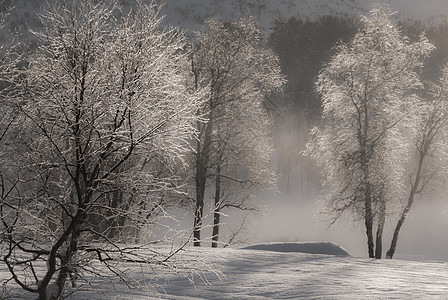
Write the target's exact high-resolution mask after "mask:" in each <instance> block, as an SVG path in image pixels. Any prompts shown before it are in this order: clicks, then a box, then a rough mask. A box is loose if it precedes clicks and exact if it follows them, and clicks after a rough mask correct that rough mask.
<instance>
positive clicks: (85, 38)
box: [0, 0, 202, 299]
mask: <svg viewBox="0 0 448 300" xmlns="http://www.w3.org/2000/svg"><path fill="white" fill-rule="evenodd" d="M158 12H159V7H158V6H157V5H155V4H154V3H151V4H149V5H145V4H143V3H142V2H141V1H138V2H137V7H136V8H135V9H133V10H131V11H129V12H124V11H121V10H120V8H119V7H117V6H115V5H113V4H112V1H100V2H98V1H93V0H88V1H73V2H66V3H65V4H55V5H50V6H49V8H48V9H47V10H46V11H44V12H43V13H42V14H41V16H40V17H41V21H42V23H43V24H44V30H43V32H42V33H35V34H36V36H37V37H38V38H39V44H38V47H37V49H36V51H35V52H33V53H32V54H30V56H28V57H24V58H23V60H22V61H19V62H18V63H17V69H16V70H15V74H16V76H15V77H14V86H13V88H11V89H10V91H9V94H8V97H10V98H11V99H13V101H14V103H15V105H16V107H17V109H19V112H20V120H17V121H16V122H13V123H12V125H13V126H14V128H13V132H14V136H9V139H10V141H9V143H8V144H7V145H6V147H3V148H2V149H1V158H2V169H5V170H8V180H9V182H11V183H13V185H14V189H10V192H9V193H7V194H5V193H4V190H3V195H2V202H1V206H0V221H1V224H2V227H1V231H0V232H1V236H0V237H1V239H0V241H1V245H2V254H3V262H4V263H5V264H6V266H7V267H8V269H9V271H10V274H11V279H12V280H13V281H15V283H16V284H18V285H19V286H21V287H22V288H23V289H24V290H26V291H28V292H31V293H36V294H37V295H38V297H39V299H57V298H59V297H60V296H61V295H62V293H63V291H64V287H65V286H66V283H67V281H68V279H69V278H72V280H73V284H75V283H76V279H77V278H78V277H79V276H82V271H85V272H90V273H91V274H100V272H98V270H97V269H96V268H97V267H95V266H96V265H95V264H92V263H89V262H91V261H92V260H96V261H98V262H100V263H101V265H102V266H103V267H104V268H105V269H106V270H108V271H109V272H111V273H112V274H113V275H114V276H117V275H118V276H119V277H120V278H123V279H125V278H126V277H125V272H123V270H121V269H120V265H119V264H117V261H118V262H120V261H121V262H127V261H132V262H136V263H142V264H149V263H158V264H162V265H168V264H167V263H166V262H167V260H168V259H169V258H171V257H172V255H173V254H174V253H175V252H176V251H175V250H174V252H173V253H168V254H167V255H148V254H149V253H150V251H152V250H151V249H150V248H147V247H146V246H144V245H143V244H141V245H138V246H135V247H134V246H129V245H128V244H126V242H127V243H129V242H136V241H138V240H139V238H140V237H142V236H141V235H142V234H146V232H148V231H150V228H151V227H150V226H151V224H152V222H154V220H153V219H152V212H153V211H154V210H156V209H160V208H161V207H160V203H161V202H160V199H161V197H166V196H167V194H169V193H171V192H176V191H177V187H176V182H177V177H176V176H175V174H173V172H170V170H172V169H173V168H176V167H177V166H178V165H183V164H185V159H184V157H185V155H186V154H187V153H188V151H189V150H190V147H189V143H190V140H191V138H192V137H193V135H194V133H195V132H196V130H195V127H194V125H195V122H196V120H197V118H196V111H197V109H198V108H199V105H201V103H200V101H199V99H201V98H202V97H201V96H198V95H196V94H192V93H188V92H187V91H186V86H185V80H184V76H183V73H182V68H181V66H182V65H184V64H185V63H186V57H185V56H184V54H183V51H182V49H183V48H184V46H185V43H186V42H185V37H184V36H183V35H182V34H180V33H179V32H178V31H176V30H168V29H163V28H161V27H160V26H159V25H160V18H159V17H158ZM160 166H163V168H162V169H163V170H164V171H163V172H161V171H160V170H161V168H160ZM2 179H3V177H2ZM118 198H121V199H120V203H117V200H118ZM103 223H107V224H108V225H111V226H112V227H113V228H115V229H117V230H119V231H120V232H121V233H122V234H119V233H113V234H111V232H110V230H111V229H110V226H102V225H104V224H103ZM142 229H144V230H145V231H142ZM147 235H150V233H147ZM145 249H146V251H145ZM145 252H146V253H145ZM151 253H155V252H151ZM144 254H146V256H145V255H144Z"/></svg>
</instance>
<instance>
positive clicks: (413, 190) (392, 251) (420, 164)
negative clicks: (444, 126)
mask: <svg viewBox="0 0 448 300" xmlns="http://www.w3.org/2000/svg"><path fill="white" fill-rule="evenodd" d="M426 154H427V152H426V149H425V150H422V151H420V158H419V161H418V167H417V173H416V174H415V180H414V183H413V184H412V188H411V192H410V193H409V198H408V203H407V205H406V207H405V208H404V209H403V212H402V213H401V217H400V219H399V220H398V222H397V225H396V226H395V230H394V235H393V237H392V241H391V244H390V247H389V250H387V253H386V258H393V257H394V254H395V250H396V249H397V243H398V235H399V234H400V229H401V227H402V226H403V223H404V221H405V220H406V216H407V215H408V213H409V211H410V210H411V208H412V204H413V203H414V197H415V195H416V194H417V189H418V186H419V185H420V180H421V176H422V170H423V162H424V160H425V157H426Z"/></svg>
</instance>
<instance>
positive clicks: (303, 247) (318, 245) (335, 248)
mask: <svg viewBox="0 0 448 300" xmlns="http://www.w3.org/2000/svg"><path fill="white" fill-rule="evenodd" d="M243 249H252V250H265V251H275V252H300V253H311V254H326V255H337V256H351V254H350V253H349V252H347V251H346V250H345V249H344V248H342V247H341V246H339V245H336V244H334V243H331V242H304V243H268V244H256V245H251V246H248V247H245V248H243Z"/></svg>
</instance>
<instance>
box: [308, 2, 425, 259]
mask: <svg viewBox="0 0 448 300" xmlns="http://www.w3.org/2000/svg"><path fill="white" fill-rule="evenodd" d="M392 16H393V13H392V12H391V10H390V8H389V7H388V6H381V5H374V6H373V7H372V9H371V11H370V15H369V16H366V17H363V18H362V20H361V22H362V27H361V29H360V30H359V31H358V33H357V34H356V35H355V36H354V38H353V39H352V40H351V41H350V42H349V43H347V44H341V45H339V46H338V47H337V48H336V51H337V53H336V54H335V55H334V56H333V57H332V59H331V61H330V62H329V63H328V65H327V66H325V67H324V68H323V70H322V71H321V72H320V74H319V77H318V80H317V83H316V85H317V90H318V92H319V93H320V95H321V96H322V100H323V102H322V103H323V104H322V106H323V113H322V117H323V126H322V128H320V129H319V128H315V129H313V130H312V132H311V141H310V142H309V144H308V145H307V150H306V151H307V153H308V155H310V156H311V157H312V158H313V159H315V160H316V161H317V163H318V164H319V165H320V166H322V168H323V174H324V176H325V179H326V180H325V184H326V187H327V188H328V195H327V196H326V197H325V198H324V200H323V204H322V205H323V207H324V209H325V210H326V212H327V213H329V214H330V215H331V216H332V218H333V221H336V220H337V219H339V218H340V217H341V216H342V215H345V214H350V215H351V216H352V217H353V218H354V220H356V221H358V220H363V222H364V225H365V228H366V235H367V245H368V255H369V257H376V258H381V254H382V232H383V228H384V222H385V218H386V214H387V208H388V206H391V205H393V202H394V201H393V200H394V199H399V198H400V197H401V196H402V194H403V191H404V188H405V187H404V185H403V175H404V173H405V172H404V167H405V163H404V162H403V158H406V157H409V155H408V142H409V141H408V140H407V139H406V136H412V133H411V132H412V130H413V128H414V126H413V125H412V124H413V120H412V118H413V116H412V114H411V113H410V112H412V107H413V106H415V105H416V103H418V99H417V97H416V96H415V94H416V93H417V92H418V91H419V90H420V89H421V88H422V83H421V82H420V78H419V76H418V73H417V71H418V70H419V68H420V67H421V66H422V59H423V58H424V57H426V56H427V55H428V54H429V52H430V51H431V49H432V45H431V44H430V43H429V42H428V41H427V40H426V38H425V37H424V36H423V35H422V36H421V37H420V39H419V40H418V41H416V42H414V43H411V42H410V41H409V40H408V39H407V38H406V37H405V36H403V35H402V34H401V32H400V29H399V28H398V26H397V25H396V24H395V23H394V22H393V21H392ZM405 132H406V134H405ZM375 224H376V227H377V231H376V237H375V235H374V227H375ZM375 243H376V249H375Z"/></svg>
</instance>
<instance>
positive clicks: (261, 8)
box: [6, 0, 448, 31]
mask: <svg viewBox="0 0 448 300" xmlns="http://www.w3.org/2000/svg"><path fill="white" fill-rule="evenodd" d="M52 1H55V0H49V2H50V3H51V2H52ZM120 1H121V2H122V3H124V4H125V5H131V4H132V3H133V2H134V1H135V0H120ZM6 2H12V3H14V6H15V7H16V9H15V10H14V11H13V13H12V16H11V19H10V25H11V27H18V26H19V27H20V26H22V27H23V26H25V27H26V26H29V27H30V28H32V29H34V30H38V29H39V28H40V26H39V21H38V19H37V17H36V16H35V13H36V12H37V11H38V10H39V9H40V7H41V5H45V0H15V1H12V0H8V1H6ZM156 2H160V1H156ZM374 2H378V1H376V0H330V1H328V0H225V1H218V0H165V1H163V3H165V6H164V8H163V11H162V13H163V14H164V15H166V18H165V21H166V24H170V25H174V26H180V27H182V28H185V29H194V28H195V27H196V25H197V24H200V23H202V22H203V21H204V20H206V19H208V18H211V17H217V18H219V19H223V20H230V19H234V18H235V17H238V16H241V15H248V14H249V15H252V16H253V17H254V18H255V19H256V20H257V21H258V22H259V23H260V25H261V26H262V27H263V28H264V29H265V30H266V31H269V30H270V28H271V27H272V24H273V20H275V19H279V18H283V19H287V18H289V17H291V16H296V17H301V18H306V17H309V18H316V17H318V16H321V15H325V14H339V15H341V14H348V15H360V14H364V13H365V12H367V11H368V10H369V7H370V5H371V4H372V3H374ZM390 2H391V7H392V9H393V10H396V11H398V12H399V17H400V18H401V19H409V18H410V19H420V20H423V21H433V22H437V21H440V20H441V19H443V18H446V16H447V15H448V7H447V3H446V1H444V0H426V1H417V0H415V1H409V0H394V1H390ZM410 2H411V3H412V4H410Z"/></svg>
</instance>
